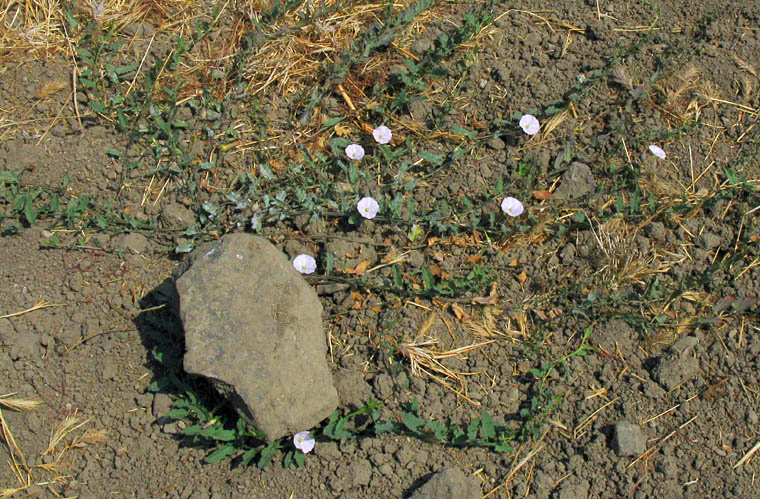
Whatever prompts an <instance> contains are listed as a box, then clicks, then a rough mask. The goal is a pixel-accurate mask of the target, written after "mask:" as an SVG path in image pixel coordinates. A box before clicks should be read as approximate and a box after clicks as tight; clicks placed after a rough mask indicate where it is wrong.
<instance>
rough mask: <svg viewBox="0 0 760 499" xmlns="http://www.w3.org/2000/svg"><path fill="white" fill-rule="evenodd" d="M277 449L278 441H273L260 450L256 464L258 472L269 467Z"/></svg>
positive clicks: (278, 447) (278, 446)
mask: <svg viewBox="0 0 760 499" xmlns="http://www.w3.org/2000/svg"><path fill="white" fill-rule="evenodd" d="M228 445H229V444H228ZM279 449H280V441H279V440H275V441H273V442H269V444H267V446H266V447H264V448H263V449H262V450H261V456H259V462H258V464H257V466H258V467H259V469H260V470H263V469H264V468H266V467H267V466H268V465H269V463H271V462H272V458H273V457H274V455H275V454H277V451H278V450H279Z"/></svg>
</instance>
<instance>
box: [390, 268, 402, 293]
mask: <svg viewBox="0 0 760 499" xmlns="http://www.w3.org/2000/svg"><path fill="white" fill-rule="evenodd" d="M391 272H392V274H393V287H394V288H396V289H403V288H404V285H403V281H402V280H401V271H400V270H399V269H398V265H396V264H393V267H391Z"/></svg>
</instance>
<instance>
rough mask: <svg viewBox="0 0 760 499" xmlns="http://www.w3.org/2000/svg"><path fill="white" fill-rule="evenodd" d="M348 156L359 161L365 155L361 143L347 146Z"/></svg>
mask: <svg viewBox="0 0 760 499" xmlns="http://www.w3.org/2000/svg"><path fill="white" fill-rule="evenodd" d="M346 156H348V157H349V159H355V160H357V161H359V160H360V159H362V158H363V157H364V148H363V147H362V146H360V145H359V144H349V145H347V146H346Z"/></svg>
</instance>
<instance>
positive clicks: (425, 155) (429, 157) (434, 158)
mask: <svg viewBox="0 0 760 499" xmlns="http://www.w3.org/2000/svg"><path fill="white" fill-rule="evenodd" d="M419 154H420V158H422V159H424V160H425V161H427V162H429V163H432V164H433V165H435V166H440V165H441V163H443V155H441V154H433V153H432V152H428V151H420V153H419Z"/></svg>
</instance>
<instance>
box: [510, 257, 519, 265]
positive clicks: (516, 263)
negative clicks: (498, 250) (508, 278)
mask: <svg viewBox="0 0 760 499" xmlns="http://www.w3.org/2000/svg"><path fill="white" fill-rule="evenodd" d="M519 264H520V262H519V261H518V260H517V258H515V259H514V260H512V261H511V262H509V266H510V267H517V266H518V265H519Z"/></svg>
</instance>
